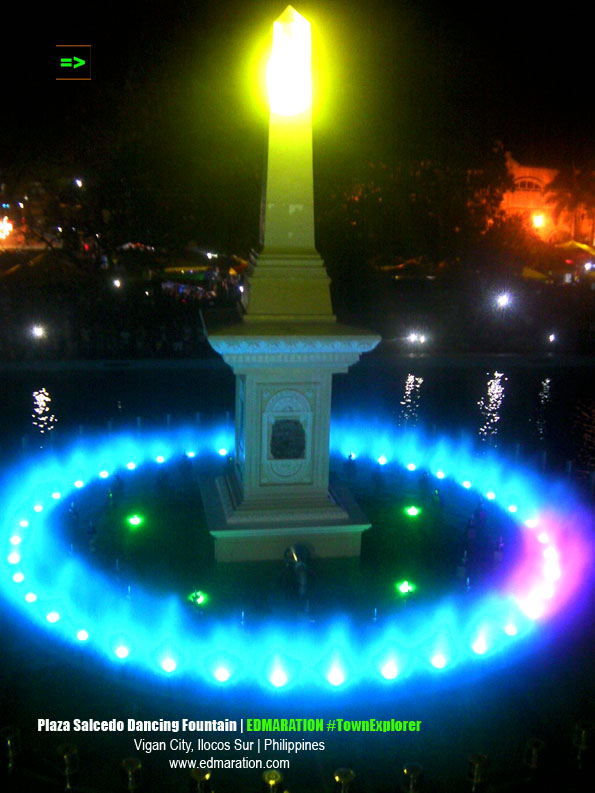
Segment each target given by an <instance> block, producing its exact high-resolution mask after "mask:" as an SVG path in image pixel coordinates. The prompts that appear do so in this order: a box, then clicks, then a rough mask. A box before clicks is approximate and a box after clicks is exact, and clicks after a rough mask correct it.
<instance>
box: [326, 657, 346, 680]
mask: <svg viewBox="0 0 595 793" xmlns="http://www.w3.org/2000/svg"><path fill="white" fill-rule="evenodd" d="M326 679H327V680H328V682H329V683H330V684H331V686H340V685H342V684H343V683H344V682H345V673H344V672H343V670H342V669H341V667H340V666H339V664H338V663H337V662H335V663H334V664H333V665H332V666H331V668H330V669H329V671H328V674H327V676H326Z"/></svg>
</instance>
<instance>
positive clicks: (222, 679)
mask: <svg viewBox="0 0 595 793" xmlns="http://www.w3.org/2000/svg"><path fill="white" fill-rule="evenodd" d="M213 677H214V678H215V680H218V681H219V683H227V681H228V680H229V678H230V677H231V672H230V671H229V669H228V668H227V667H226V666H218V667H217V668H216V669H215V671H214V672H213ZM271 682H273V681H272V680H271ZM273 685H275V684H274V683H273Z"/></svg>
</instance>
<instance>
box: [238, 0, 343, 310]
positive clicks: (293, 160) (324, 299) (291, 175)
mask: <svg viewBox="0 0 595 793" xmlns="http://www.w3.org/2000/svg"><path fill="white" fill-rule="evenodd" d="M311 57H312V37H311V29H310V23H309V22H308V21H307V20H306V19H304V17H303V16H301V14H298V12H297V11H296V10H295V9H294V8H292V7H291V6H287V8H286V9H285V11H284V12H283V13H282V14H281V16H280V17H279V19H277V21H276V22H275V23H274V25H273V47H272V52H271V58H270V60H269V65H268V69H267V88H268V95H269V111H270V112H269V140H268V158H267V180H266V194H265V197H264V204H265V206H264V213H263V214H264V229H262V230H261V234H263V236H264V249H263V251H262V253H261V255H260V256H259V259H258V266H257V268H256V270H255V272H254V275H253V277H252V279H251V284H250V289H251V292H250V304H249V311H248V315H247V320H248V321H259V320H265V319H273V318H276V319H295V318H296V317H299V318H301V319H304V318H306V317H309V318H312V319H314V320H316V321H323V322H324V321H331V322H333V321H334V320H335V317H334V316H333V311H332V307H331V299H330V292H329V278H328V276H327V274H326V270H325V269H324V264H323V262H322V259H321V258H320V256H319V255H318V253H317V251H316V248H315V245H314V179H313V166H312V69H311Z"/></svg>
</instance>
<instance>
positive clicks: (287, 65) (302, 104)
mask: <svg viewBox="0 0 595 793" xmlns="http://www.w3.org/2000/svg"><path fill="white" fill-rule="evenodd" d="M267 87H268V94H269V107H270V110H271V113H276V114H278V115H280V116H296V115H298V114H300V113H304V112H305V111H306V110H308V109H309V108H310V107H311V105H312V35H311V30H310V23H309V22H308V20H307V19H305V18H304V17H303V16H302V15H301V14H298V12H297V11H296V10H295V8H292V7H291V6H287V8H286V9H285V11H284V12H283V13H282V14H281V16H280V17H279V19H277V21H276V22H275V23H274V24H273V50H272V53H271V58H270V60H269V65H268V68H267Z"/></svg>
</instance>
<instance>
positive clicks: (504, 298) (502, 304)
mask: <svg viewBox="0 0 595 793" xmlns="http://www.w3.org/2000/svg"><path fill="white" fill-rule="evenodd" d="M511 303H512V298H511V296H510V294H509V293H508V292H501V293H500V294H499V295H498V296H497V298H496V306H497V307H498V308H508V306H510V304H511Z"/></svg>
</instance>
